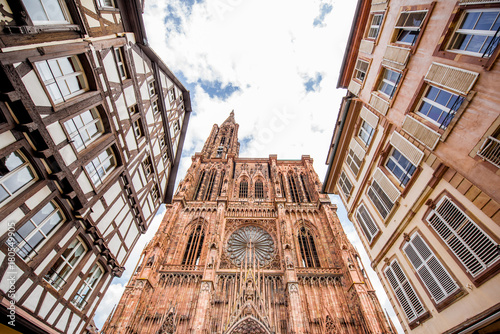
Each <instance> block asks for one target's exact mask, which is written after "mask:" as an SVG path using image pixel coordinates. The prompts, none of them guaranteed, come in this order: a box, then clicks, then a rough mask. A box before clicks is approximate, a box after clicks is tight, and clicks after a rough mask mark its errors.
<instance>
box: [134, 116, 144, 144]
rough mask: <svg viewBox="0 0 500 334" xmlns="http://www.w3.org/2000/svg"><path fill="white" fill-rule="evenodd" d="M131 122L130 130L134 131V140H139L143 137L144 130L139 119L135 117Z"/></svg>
mask: <svg viewBox="0 0 500 334" xmlns="http://www.w3.org/2000/svg"><path fill="white" fill-rule="evenodd" d="M131 121H132V130H133V131H134V135H135V138H136V139H140V138H142V137H144V128H143V125H142V119H141V117H137V118H136V119H135V120H131Z"/></svg>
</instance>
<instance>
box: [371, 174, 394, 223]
mask: <svg viewBox="0 0 500 334" xmlns="http://www.w3.org/2000/svg"><path fill="white" fill-rule="evenodd" d="M368 197H369V198H370V200H371V201H372V203H373V205H375V208H376V209H377V211H378V212H379V213H380V215H381V216H382V217H383V218H387V216H388V215H389V212H391V210H392V208H393V207H394V203H393V202H392V201H391V199H390V198H389V196H387V194H386V193H385V192H384V191H383V190H382V188H381V187H380V185H379V184H378V183H377V181H375V180H373V182H372V184H371V185H370V188H368Z"/></svg>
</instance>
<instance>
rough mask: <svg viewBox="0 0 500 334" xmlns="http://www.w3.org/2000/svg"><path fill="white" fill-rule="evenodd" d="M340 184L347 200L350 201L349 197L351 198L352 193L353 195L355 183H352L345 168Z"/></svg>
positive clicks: (340, 176) (340, 177)
mask: <svg viewBox="0 0 500 334" xmlns="http://www.w3.org/2000/svg"><path fill="white" fill-rule="evenodd" d="M342 176H344V177H342ZM338 185H339V187H340V189H341V190H342V195H343V196H344V198H345V199H346V201H349V199H350V198H351V195H352V190H353V188H354V185H353V184H352V182H351V180H350V179H349V177H348V176H347V173H346V172H345V171H344V170H343V169H342V171H341V172H340V175H339V180H338ZM344 186H346V188H344ZM349 186H350V187H349ZM347 188H348V189H347ZM346 190H348V191H346Z"/></svg>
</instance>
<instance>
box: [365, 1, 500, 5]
mask: <svg viewBox="0 0 500 334" xmlns="http://www.w3.org/2000/svg"><path fill="white" fill-rule="evenodd" d="M498 2H500V0H459V1H458V3H459V4H461V5H474V4H483V3H498ZM372 6H373V5H372Z"/></svg>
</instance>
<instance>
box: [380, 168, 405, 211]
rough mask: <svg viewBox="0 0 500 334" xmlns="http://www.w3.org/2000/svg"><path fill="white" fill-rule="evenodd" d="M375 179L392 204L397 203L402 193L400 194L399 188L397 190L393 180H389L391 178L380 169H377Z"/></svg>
mask: <svg viewBox="0 0 500 334" xmlns="http://www.w3.org/2000/svg"><path fill="white" fill-rule="evenodd" d="M373 179H374V180H375V181H377V183H378V184H379V186H380V188H382V190H383V191H384V193H385V194H386V195H387V197H389V199H390V200H391V201H392V203H395V202H396V200H397V199H398V197H399V195H400V194H401V193H400V192H399V190H398V188H396V186H395V185H394V184H393V183H392V182H391V180H389V178H388V177H387V176H386V175H385V174H384V172H382V171H381V170H380V168H377V169H376V170H375V173H374V174H373Z"/></svg>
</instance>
